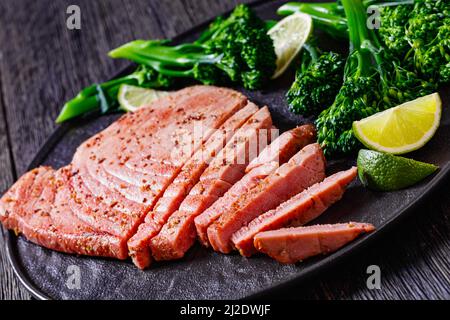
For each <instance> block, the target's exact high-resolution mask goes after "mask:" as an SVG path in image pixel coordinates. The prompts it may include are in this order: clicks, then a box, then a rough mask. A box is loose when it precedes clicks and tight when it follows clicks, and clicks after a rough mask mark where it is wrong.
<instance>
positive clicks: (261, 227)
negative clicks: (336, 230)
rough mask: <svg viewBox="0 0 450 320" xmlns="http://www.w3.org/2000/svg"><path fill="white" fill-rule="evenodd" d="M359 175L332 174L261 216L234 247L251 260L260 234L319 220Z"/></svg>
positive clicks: (352, 172) (235, 239)
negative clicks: (254, 243)
mask: <svg viewBox="0 0 450 320" xmlns="http://www.w3.org/2000/svg"><path fill="white" fill-rule="evenodd" d="M356 174H357V169H356V168H355V167H353V168H351V169H349V170H346V171H342V172H338V173H336V174H333V175H331V176H329V177H327V178H326V179H325V180H324V181H322V182H320V183H317V184H315V185H313V186H312V187H310V188H308V189H307V190H305V191H303V192H301V193H299V194H298V195H296V196H294V197H292V198H291V199H289V200H288V201H286V202H283V203H282V204H281V205H279V206H278V207H277V208H276V209H274V210H270V211H268V212H266V213H264V214H262V215H260V216H259V217H257V218H256V219H254V220H253V221H251V222H250V223H249V224H248V225H247V226H245V227H243V228H241V229H239V230H238V231H236V232H235V233H234V234H233V236H232V237H231V241H232V242H233V245H234V247H235V248H236V249H238V250H239V252H240V253H241V255H243V256H246V257H249V256H251V255H252V254H254V253H256V249H255V247H254V246H253V238H254V236H255V235H256V234H257V233H259V232H262V231H267V230H275V229H279V228H283V227H287V226H301V225H304V224H306V223H308V222H310V221H311V220H313V219H315V218H317V217H318V216H319V215H321V214H322V213H323V212H324V211H325V210H326V209H327V208H329V207H330V206H331V205H332V204H333V203H335V202H336V201H338V200H340V199H341V198H342V196H343V195H344V192H345V188H346V187H347V186H348V184H349V183H350V182H351V181H353V180H354V179H355V177H356Z"/></svg>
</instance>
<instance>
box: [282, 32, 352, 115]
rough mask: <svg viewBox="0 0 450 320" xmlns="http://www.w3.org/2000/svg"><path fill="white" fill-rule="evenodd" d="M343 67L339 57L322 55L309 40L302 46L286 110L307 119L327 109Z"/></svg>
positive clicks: (336, 90) (331, 53)
mask: <svg viewBox="0 0 450 320" xmlns="http://www.w3.org/2000/svg"><path fill="white" fill-rule="evenodd" d="M344 65H345V58H344V57H343V56H342V55H340V54H338V53H334V52H325V53H322V52H321V51H320V49H319V48H318V47H317V46H316V40H314V39H311V40H309V41H308V42H307V43H306V44H305V45H304V47H303V52H302V54H301V65H300V68H299V69H298V70H297V74H296V78H295V81H294V83H293V84H292V86H291V88H290V89H289V91H288V92H287V94H286V99H287V101H288V104H289V108H290V110H291V111H292V112H294V113H296V114H301V115H304V116H310V115H317V114H318V113H319V112H320V111H322V110H323V109H325V108H327V107H328V106H330V105H331V104H332V103H333V101H334V97H335V96H336V94H337V93H338V91H339V89H340V87H341V85H342V79H343V73H344Z"/></svg>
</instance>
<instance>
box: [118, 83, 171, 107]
mask: <svg viewBox="0 0 450 320" xmlns="http://www.w3.org/2000/svg"><path fill="white" fill-rule="evenodd" d="M167 94H169V92H167V91H160V90H154V89H148V88H142V87H137V86H132V85H127V84H123V85H121V86H120V88H119V92H118V97H117V99H118V101H119V104H120V109H122V110H124V111H126V112H134V111H136V110H138V109H139V107H141V106H143V105H147V104H150V103H152V102H153V101H155V100H158V99H159V98H161V97H163V96H166V95H167Z"/></svg>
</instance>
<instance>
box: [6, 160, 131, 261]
mask: <svg viewBox="0 0 450 320" xmlns="http://www.w3.org/2000/svg"><path fill="white" fill-rule="evenodd" d="M70 172H71V171H70V168H63V169H60V170H58V171H54V170H53V169H51V168H48V167H41V168H38V169H35V170H32V171H30V172H28V173H27V174H25V175H24V176H22V177H21V178H20V179H19V180H18V181H17V182H16V184H15V185H14V186H13V187H12V188H11V189H10V190H9V191H8V192H7V193H6V194H5V195H4V196H3V198H2V200H1V202H0V216H1V217H2V219H1V220H2V223H3V224H4V226H5V227H7V228H8V229H13V230H15V231H16V232H17V233H22V234H23V235H24V236H25V237H26V238H27V239H28V240H30V241H32V242H34V243H36V244H39V245H41V246H44V247H46V248H49V249H52V250H56V251H61V252H66V253H75V254H83V255H93V256H103V257H114V258H118V259H126V258H127V252H126V251H124V250H123V244H122V243H121V241H120V239H119V238H118V237H115V236H112V235H109V234H107V233H104V234H99V233H98V232H97V231H96V230H94V229H92V228H91V227H90V226H89V225H87V224H86V223H84V222H83V221H81V220H79V219H78V218H77V217H76V216H75V215H74V214H73V212H72V211H71V210H70V203H71V202H72V201H73V200H72V199H71V196H70V193H69V189H68V188H65V187H64V186H65V185H66V183H67V181H68V179H69V178H70Z"/></svg>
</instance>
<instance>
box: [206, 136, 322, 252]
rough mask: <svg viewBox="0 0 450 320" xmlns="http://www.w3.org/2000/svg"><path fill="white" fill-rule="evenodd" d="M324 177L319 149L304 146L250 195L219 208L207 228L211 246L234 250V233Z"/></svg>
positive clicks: (312, 146) (311, 145)
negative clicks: (218, 212) (232, 238)
mask: <svg viewBox="0 0 450 320" xmlns="http://www.w3.org/2000/svg"><path fill="white" fill-rule="evenodd" d="M324 178H325V158H324V156H323V152H322V149H321V148H320V146H319V145H318V144H316V143H315V144H310V145H308V146H306V147H304V148H303V149H302V150H301V151H299V152H298V153H297V154H296V155H295V156H293V157H292V158H291V159H290V160H289V161H288V162H287V163H285V164H283V165H282V166H280V167H279V168H278V169H277V170H276V171H275V172H274V173H272V174H271V175H269V176H268V177H267V178H265V179H264V180H262V181H260V182H259V183H258V184H257V185H256V186H254V187H253V188H252V189H251V190H250V191H249V192H247V193H244V194H242V195H241V196H240V197H239V198H237V199H235V200H234V201H233V202H231V203H228V205H227V206H225V207H223V208H221V212H220V218H218V219H217V220H216V221H215V222H214V223H213V224H211V225H210V226H209V227H208V231H207V232H208V239H209V242H210V244H211V246H212V247H213V248H214V250H216V251H219V252H222V253H229V252H230V251H231V250H232V249H233V248H232V244H231V236H232V234H233V233H235V232H236V231H237V230H239V229H240V228H242V227H243V226H245V225H247V224H248V223H249V222H250V221H252V220H253V219H255V218H256V217H257V216H259V215H260V214H262V213H264V212H266V211H268V210H271V209H273V208H275V207H277V206H278V205H279V204H281V203H282V202H284V201H286V200H288V199H289V198H290V197H292V196H294V195H296V194H297V193H299V192H301V191H303V190H305V189H306V188H308V187H310V186H311V185H313V184H315V183H317V182H319V181H322V180H323V179H324Z"/></svg>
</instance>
